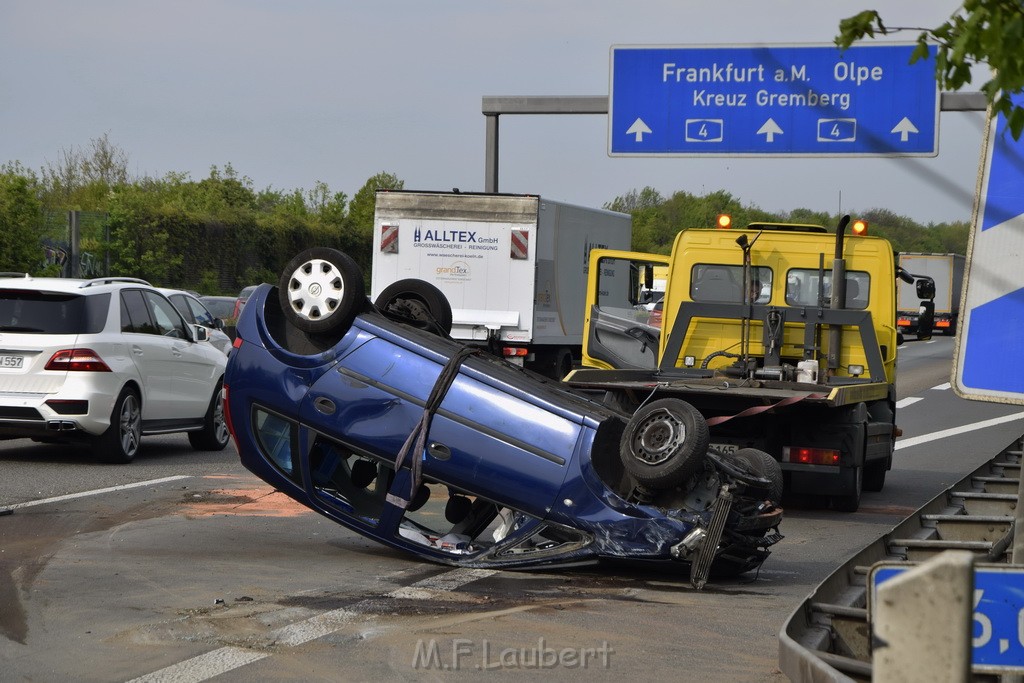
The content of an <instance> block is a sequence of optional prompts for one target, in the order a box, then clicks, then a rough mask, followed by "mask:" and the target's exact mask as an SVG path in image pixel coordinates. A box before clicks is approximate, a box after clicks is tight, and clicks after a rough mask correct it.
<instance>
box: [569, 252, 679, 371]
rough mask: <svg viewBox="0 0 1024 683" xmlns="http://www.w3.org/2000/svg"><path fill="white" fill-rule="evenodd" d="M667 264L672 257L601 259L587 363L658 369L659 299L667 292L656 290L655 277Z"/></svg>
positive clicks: (591, 285)
mask: <svg viewBox="0 0 1024 683" xmlns="http://www.w3.org/2000/svg"><path fill="white" fill-rule="evenodd" d="M641 257H642V258H641ZM668 262H669V260H668V257H667V256H666V257H664V259H658V258H657V257H656V256H652V255H651V254H642V255H641V254H632V253H629V252H612V251H609V252H607V253H606V254H602V255H601V256H599V258H598V259H597V260H596V262H595V265H596V267H593V266H592V268H591V271H590V275H589V278H588V282H587V306H588V310H587V317H586V330H585V338H584V341H583V364H584V365H588V366H591V367H606V368H614V369H646V370H653V369H655V368H657V367H658V346H659V343H660V340H661V318H662V309H661V308H659V301H660V297H662V296H663V295H664V290H661V291H658V290H656V289H654V288H653V287H654V282H653V273H654V271H655V269H656V268H665V267H666V266H667V265H668ZM663 286H664V285H662V287H663Z"/></svg>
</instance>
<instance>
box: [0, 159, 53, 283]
mask: <svg viewBox="0 0 1024 683" xmlns="http://www.w3.org/2000/svg"><path fill="white" fill-rule="evenodd" d="M36 191H37V188H36V179H35V175H34V174H32V173H31V172H28V171H26V170H25V169H24V168H22V167H21V165H20V164H5V165H4V166H3V167H0V244H3V245H4V248H3V249H0V270H2V271H13V272H19V273H29V272H36V271H38V270H39V266H40V264H41V263H42V261H43V251H42V247H41V245H40V243H39V235H38V234H36V229H37V226H38V225H39V218H40V204H39V200H38V199H37V198H36Z"/></svg>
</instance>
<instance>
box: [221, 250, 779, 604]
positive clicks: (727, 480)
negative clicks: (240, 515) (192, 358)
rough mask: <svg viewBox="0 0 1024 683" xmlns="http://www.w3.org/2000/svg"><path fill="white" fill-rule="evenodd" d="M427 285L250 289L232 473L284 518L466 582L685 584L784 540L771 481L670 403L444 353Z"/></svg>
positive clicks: (293, 277) (348, 274)
mask: <svg viewBox="0 0 1024 683" xmlns="http://www.w3.org/2000/svg"><path fill="white" fill-rule="evenodd" d="M450 327H451V309H450V307H448V303H447V301H446V300H445V298H444V296H443V295H442V294H441V293H440V292H439V291H438V290H437V289H436V288H434V287H433V286H432V285H429V284H427V283H425V282H422V281H419V280H404V281H401V282H397V283H395V284H394V285H392V286H391V287H389V288H388V289H387V290H385V291H384V292H382V293H381V296H380V297H378V299H377V301H376V302H374V303H371V302H370V301H369V300H368V299H367V298H366V295H365V292H364V289H363V279H362V274H361V273H360V272H359V268H358V267H357V266H356V264H355V263H354V261H352V260H351V259H350V258H349V257H348V256H346V255H345V254H343V253H341V252H337V251H334V250H331V249H325V248H317V249H312V250H308V251H306V252H303V253H302V254H300V255H299V256H297V257H296V258H295V259H293V260H292V262H291V263H290V264H289V266H288V267H287V268H286V269H285V272H284V274H283V275H282V277H281V282H280V283H279V286H278V287H274V286H271V285H269V284H264V285H261V286H260V287H259V288H258V289H257V290H256V291H255V292H254V293H253V294H252V297H251V298H250V299H249V302H248V304H247V305H246V307H245V309H244V311H243V313H242V316H241V319H240V320H239V323H238V330H237V332H238V337H237V339H236V342H235V344H236V349H235V351H234V353H233V354H232V356H231V358H230V360H229V363H228V371H227V377H226V382H225V384H226V390H225V401H226V404H227V406H228V410H227V412H228V416H229V424H230V428H231V431H232V434H233V436H234V438H235V442H236V445H237V447H238V452H239V454H240V456H241V460H242V463H243V464H244V465H245V467H246V468H248V469H249V470H250V471H252V472H253V473H254V474H256V475H257V476H258V477H260V478H261V479H263V480H264V481H266V482H268V483H269V484H271V485H272V486H274V487H275V488H277V489H279V490H281V491H283V492H284V493H286V494H287V495H289V496H291V497H292V498H294V499H295V500H297V501H299V502H301V503H303V504H304V505H307V506H308V507H310V508H311V509H313V510H315V511H317V512H319V513H320V514H322V515H325V516H326V517H329V518H330V519H333V520H334V521H336V522H338V523H340V524H342V525H344V526H345V527H347V528H349V529H352V530H354V531H356V532H358V533H360V534H363V535H365V536H367V537H369V538H372V539H375V540H377V541H379V542H381V543H384V544H386V545H389V546H393V547H396V548H401V549H403V550H407V551H409V552H412V553H415V554H417V555H419V556H420V557H422V558H425V559H429V560H433V561H437V562H441V563H447V564H457V565H466V566H473V567H496V568H502V567H525V566H541V565H558V564H581V563H595V562H599V561H604V560H609V561H622V560H629V561H642V562H645V563H650V562H662V563H676V564H677V566H679V567H680V568H681V569H684V568H685V569H689V570H690V571H691V574H690V580H691V581H692V582H693V583H694V585H696V586H698V587H701V586H703V585H704V582H705V580H706V579H707V577H708V575H709V573H721V574H723V575H725V574H736V573H741V572H745V571H749V570H752V569H755V568H757V567H759V566H760V565H761V563H762V562H763V561H764V560H765V559H766V558H767V557H768V555H769V550H768V548H769V547H770V546H771V545H772V544H773V543H775V542H776V541H778V540H779V539H780V538H781V536H780V535H779V534H778V525H779V522H780V520H781V516H782V510H781V508H780V507H779V506H778V504H777V501H778V499H779V497H780V496H781V490H782V475H781V471H780V470H779V469H778V463H776V462H775V460H774V459H773V458H771V456H768V455H767V454H765V453H762V452H761V451H754V450H752V449H743V450H741V451H739V452H738V453H737V454H733V455H726V454H723V453H718V452H716V451H714V450H712V451H709V450H708V429H707V425H706V423H704V421H703V418H701V416H700V414H699V413H697V411H696V410H694V409H692V407H690V406H689V405H688V404H686V403H685V402H683V401H679V400H675V399H660V400H659V399H658V397H657V396H656V395H654V396H652V397H651V398H652V400H651V401H649V402H648V403H646V404H645V406H644V407H642V408H641V409H640V411H638V412H637V414H636V415H635V416H632V417H630V416H628V415H625V414H622V413H620V412H618V411H617V410H615V409H613V408H611V407H608V406H605V405H602V404H601V403H599V402H597V401H594V400H592V399H591V398H590V397H588V396H584V395H581V394H577V393H573V392H572V391H570V390H568V389H567V388H566V387H565V385H563V384H561V383H559V382H556V381H553V380H548V379H546V378H542V377H541V376H539V375H536V374H533V373H531V372H530V371H528V370H523V369H522V368H519V367H517V366H514V365H511V364H509V363H507V362H506V361H504V360H502V359H500V358H497V357H494V356H491V355H488V354H486V353H484V352H482V351H481V350H478V349H475V348H471V347H468V346H466V345H464V344H462V343H461V342H457V341H454V340H452V339H451V338H450V337H449V336H448V334H447V332H448V331H449V330H450Z"/></svg>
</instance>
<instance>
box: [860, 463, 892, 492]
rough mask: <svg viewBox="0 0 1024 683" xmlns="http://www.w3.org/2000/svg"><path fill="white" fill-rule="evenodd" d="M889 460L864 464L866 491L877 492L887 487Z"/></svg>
mask: <svg viewBox="0 0 1024 683" xmlns="http://www.w3.org/2000/svg"><path fill="white" fill-rule="evenodd" d="M888 465H889V462H888V460H872V461H871V462H868V463H865V464H864V490H865V491H872V492H877V491H881V490H882V489H883V488H884V487H885V472H886V470H887V469H888Z"/></svg>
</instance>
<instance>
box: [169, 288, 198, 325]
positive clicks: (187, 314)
mask: <svg viewBox="0 0 1024 683" xmlns="http://www.w3.org/2000/svg"><path fill="white" fill-rule="evenodd" d="M167 298H168V299H170V300H171V303H172V304H174V307H175V308H177V309H178V313H181V315H182V317H183V318H185V320H186V322H190V323H194V322H196V319H195V316H193V315H192V310H191V309H190V308H189V305H188V297H187V296H185V295H184V294H171V295H170V296H168V297H167Z"/></svg>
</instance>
